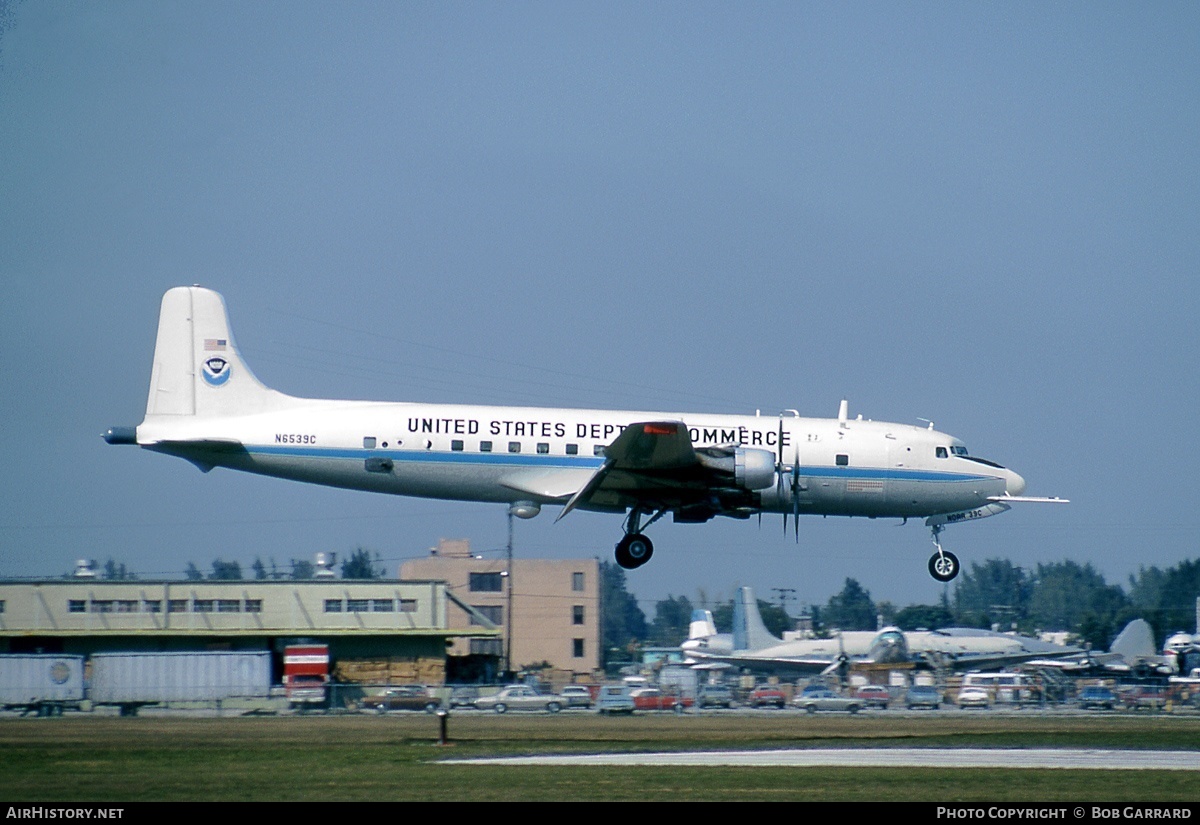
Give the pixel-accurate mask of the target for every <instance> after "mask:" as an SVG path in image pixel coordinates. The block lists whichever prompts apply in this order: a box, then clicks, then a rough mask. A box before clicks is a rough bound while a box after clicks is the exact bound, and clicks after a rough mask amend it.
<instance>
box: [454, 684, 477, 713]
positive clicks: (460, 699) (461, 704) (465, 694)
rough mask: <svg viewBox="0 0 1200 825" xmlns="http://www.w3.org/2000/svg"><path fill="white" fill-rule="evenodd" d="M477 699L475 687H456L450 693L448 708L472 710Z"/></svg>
mask: <svg viewBox="0 0 1200 825" xmlns="http://www.w3.org/2000/svg"><path fill="white" fill-rule="evenodd" d="M478 698H479V688H477V687H470V686H467V687H456V688H454V690H452V691H450V707H451V708H473V707H475V700H476V699H478Z"/></svg>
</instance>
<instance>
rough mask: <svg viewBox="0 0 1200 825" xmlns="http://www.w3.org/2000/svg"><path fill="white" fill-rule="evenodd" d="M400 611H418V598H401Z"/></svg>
mask: <svg viewBox="0 0 1200 825" xmlns="http://www.w3.org/2000/svg"><path fill="white" fill-rule="evenodd" d="M400 612H401V613H416V612H417V600H416V599H401V600H400Z"/></svg>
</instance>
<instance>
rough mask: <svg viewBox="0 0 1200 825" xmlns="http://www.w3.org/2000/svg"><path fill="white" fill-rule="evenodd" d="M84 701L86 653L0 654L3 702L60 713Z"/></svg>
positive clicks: (27, 710)
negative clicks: (70, 654)
mask: <svg viewBox="0 0 1200 825" xmlns="http://www.w3.org/2000/svg"><path fill="white" fill-rule="evenodd" d="M82 701H83V657H82V656H64V655H57V654H47V653H28V654H23V653H7V654H3V655H0V706H3V707H4V709H6V710H21V711H23V712H24V713H30V712H34V711H36V712H37V715H38V716H61V715H62V712H63V710H64V709H66V708H78V707H79V703H80V702H82Z"/></svg>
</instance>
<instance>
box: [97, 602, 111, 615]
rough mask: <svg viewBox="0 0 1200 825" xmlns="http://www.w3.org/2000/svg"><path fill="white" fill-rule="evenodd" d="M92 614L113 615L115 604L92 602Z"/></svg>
mask: <svg viewBox="0 0 1200 825" xmlns="http://www.w3.org/2000/svg"><path fill="white" fill-rule="evenodd" d="M92 612H93V613H112V612H113V603H112V602H111V601H100V602H97V601H93V602H92Z"/></svg>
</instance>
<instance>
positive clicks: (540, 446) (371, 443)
mask: <svg viewBox="0 0 1200 825" xmlns="http://www.w3.org/2000/svg"><path fill="white" fill-rule="evenodd" d="M400 443H401V442H400V441H397V442H396V445H397V446H399V445H400ZM376 444H380V442H379V440H378V439H376V438H375V437H374V436H366V437H364V438H363V448H364V449H367V450H374V449H375V446H376ZM521 445H522V442H520V441H510V442H508V451H509V452H510V453H519V452H521V449H522V447H521ZM380 446H382V447H384V448H386V447H387V446H388V443H387V442H386V441H384V442H382V444H380ZM466 447H467V445H466V442H465V441H463V440H462V439H461V438H455V439H453V440H452V441H451V442H450V449H451V450H453V451H454V452H456V453H461V452H462V451H463V450H465V449H466ZM604 447H605V445H603V444H595V445H593V446H592V455H599V456H602V455H604ZM534 449H535V450H537V454H538V455H549V454H550V442H548V441H539V442H537V444H535V445H534ZM494 450H495V444H494V442H491V441H480V442H479V452H481V453H490V452H493V451H494ZM563 454H564V455H579V445H578V444H567V445H566V446H565V447H564V448H563Z"/></svg>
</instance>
